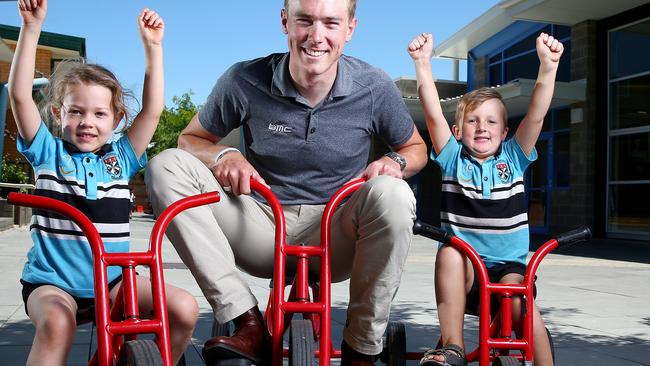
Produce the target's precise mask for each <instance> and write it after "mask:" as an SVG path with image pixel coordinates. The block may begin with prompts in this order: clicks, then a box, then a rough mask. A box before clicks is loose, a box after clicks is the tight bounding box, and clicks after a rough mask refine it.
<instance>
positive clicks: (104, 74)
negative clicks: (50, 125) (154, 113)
mask: <svg viewBox="0 0 650 366" xmlns="http://www.w3.org/2000/svg"><path fill="white" fill-rule="evenodd" d="M79 84H90V85H100V86H103V87H105V88H107V89H108V90H110V92H111V96H112V97H111V108H112V110H113V113H114V115H115V117H116V118H119V116H123V118H124V121H126V122H127V123H125V129H126V127H127V125H128V121H129V118H130V116H131V113H130V111H129V109H128V107H127V103H126V100H127V99H134V100H135V97H134V96H133V93H132V92H131V91H129V90H126V89H124V88H123V87H122V85H121V84H120V82H119V81H118V80H117V78H116V77H115V74H113V73H112V72H111V71H110V70H108V69H107V68H105V67H103V66H101V65H97V64H89V63H86V62H85V61H84V60H79V59H74V60H64V61H61V62H60V63H59V64H58V65H57V67H56V70H55V71H54V73H53V74H52V76H51V77H50V81H49V83H48V84H47V86H46V87H45V88H44V89H43V91H42V93H43V100H42V102H41V114H42V115H43V117H44V118H45V120H47V121H50V122H54V121H55V118H54V116H53V115H52V108H51V107H55V108H56V109H58V110H60V109H61V106H62V105H63V99H64V98H65V96H66V94H67V93H68V88H69V87H70V86H71V85H79Z"/></svg>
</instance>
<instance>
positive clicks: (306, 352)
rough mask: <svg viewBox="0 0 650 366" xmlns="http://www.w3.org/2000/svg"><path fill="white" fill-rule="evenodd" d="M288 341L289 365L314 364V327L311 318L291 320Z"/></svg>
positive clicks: (302, 365)
mask: <svg viewBox="0 0 650 366" xmlns="http://www.w3.org/2000/svg"><path fill="white" fill-rule="evenodd" d="M289 341H290V343H289V366H311V365H313V364H314V328H313V326H312V324H311V320H306V319H295V320H292V321H291V327H290V328H289Z"/></svg>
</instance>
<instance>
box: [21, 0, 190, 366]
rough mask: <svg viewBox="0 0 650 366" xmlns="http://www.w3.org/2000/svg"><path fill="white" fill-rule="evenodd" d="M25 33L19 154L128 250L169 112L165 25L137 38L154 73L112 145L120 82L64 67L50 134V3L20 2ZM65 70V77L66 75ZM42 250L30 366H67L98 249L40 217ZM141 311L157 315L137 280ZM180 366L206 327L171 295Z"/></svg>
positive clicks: (30, 300) (41, 179)
mask: <svg viewBox="0 0 650 366" xmlns="http://www.w3.org/2000/svg"><path fill="white" fill-rule="evenodd" d="M18 6H19V9H20V16H21V18H22V27H21V31H20V36H19V38H18V45H17V47H16V52H15V56H14V59H13V62H12V64H11V72H10V75H9V97H10V101H11V107H12V111H13V114H14V118H15V120H16V124H17V126H18V132H19V135H20V138H19V141H18V149H19V150H20V151H21V152H22V153H23V154H24V155H25V157H26V158H27V160H28V161H29V162H30V163H31V165H32V166H33V167H34V171H35V176H36V190H35V194H37V195H42V196H47V197H52V198H56V199H59V200H61V201H64V202H67V203H71V204H72V205H73V206H76V207H78V208H79V209H80V210H81V211H82V212H83V213H84V214H86V215H87V216H88V217H89V218H90V220H92V221H93V222H94V223H95V225H96V227H97V229H98V231H99V233H100V234H101V236H102V240H103V242H104V245H105V246H106V250H107V251H108V252H117V251H119V252H124V251H127V250H128V238H129V210H130V201H129V197H130V196H129V189H128V182H129V179H130V178H131V177H132V176H133V175H134V174H135V173H136V172H137V171H138V170H140V169H142V168H143V167H144V165H145V163H146V161H147V158H146V155H145V149H146V147H147V145H148V143H149V141H150V140H151V137H152V135H153V133H154V131H155V129H156V126H157V124H158V120H159V117H160V114H161V112H162V110H163V103H164V102H163V87H164V86H163V64H162V44H161V42H162V38H163V32H164V22H163V20H162V18H161V17H160V16H159V15H158V14H156V13H155V12H154V11H151V10H149V9H144V10H143V11H142V13H141V14H140V16H139V17H138V29H139V31H140V35H141V37H142V42H143V44H144V51H145V58H146V71H145V83H144V91H143V96H142V110H141V111H140V113H139V114H138V115H137V116H136V117H135V119H134V120H133V124H132V126H131V127H130V128H129V129H128V131H127V132H126V134H124V135H123V136H122V137H120V138H118V139H116V141H112V142H107V141H108V140H109V139H110V138H111V137H112V135H113V130H114V129H115V128H116V127H117V126H118V124H119V122H120V121H121V120H122V119H123V118H124V119H125V120H128V113H127V110H126V106H125V102H124V91H123V90H122V88H121V86H120V84H119V82H118V81H117V79H116V78H115V76H114V75H113V74H112V73H111V72H110V71H108V70H106V69H105V68H103V67H101V66H98V65H89V64H83V63H77V64H72V65H70V64H69V63H68V64H66V65H65V67H61V68H59V69H58V70H57V71H56V72H55V74H54V76H53V77H52V78H51V80H50V85H49V89H50V90H49V92H50V93H49V96H48V97H49V98H48V99H47V106H48V108H47V109H48V112H49V113H51V115H52V117H53V118H54V120H55V121H56V122H57V123H58V124H59V125H60V126H61V133H62V139H60V138H56V137H54V136H53V135H52V133H50V131H49V130H48V129H47V127H46V126H45V124H44V123H43V122H42V120H41V116H40V114H39V111H38V108H37V106H36V104H35V103H34V101H33V99H32V79H33V75H34V68H35V58H36V48H37V45H38V38H39V35H40V32H41V28H42V26H43V22H44V20H45V16H46V13H47V0H38V1H34V0H32V1H25V0H21V1H19V3H18ZM61 69H63V70H61ZM30 229H31V236H32V239H33V241H34V246H33V247H32V248H31V249H30V251H29V253H28V254H27V263H26V264H25V267H24V270H23V274H22V279H21V283H22V284H23V300H24V301H25V311H26V312H27V314H28V315H29V317H30V319H31V320H32V322H33V324H34V326H35V327H36V335H35V337H34V341H33V345H32V349H31V351H30V354H29V358H28V359H27V364H28V365H64V364H65V363H66V358H67V354H68V351H69V350H70V346H71V344H72V340H73V338H74V334H75V330H76V320H75V315H76V314H77V312H78V311H79V310H84V309H87V308H88V307H89V306H91V305H93V296H94V291H93V275H92V261H91V258H92V256H91V251H90V246H89V245H88V242H87V240H86V238H85V237H84V235H83V233H82V232H81V231H80V230H79V228H78V227H77V226H76V225H75V224H74V223H73V222H72V221H70V220H68V219H66V218H64V217H61V216H59V215H56V214H52V213H48V212H45V211H42V210H34V216H33V218H32V224H31V227H30ZM108 280H109V282H110V284H109V286H110V296H111V299H114V298H115V296H116V293H117V290H118V289H119V284H120V281H121V278H120V269H119V268H115V267H111V268H109V270H108ZM138 289H139V292H140V293H139V294H138V298H139V301H140V312H141V313H142V314H147V313H149V312H150V311H151V309H152V299H151V293H150V282H149V280H148V279H146V278H138ZM166 291H167V300H168V304H167V305H168V311H169V319H170V328H171V341H172V345H171V346H172V358H173V360H174V362H177V361H178V360H179V359H180V357H181V355H182V354H183V352H184V350H185V348H186V347H187V345H188V343H189V341H190V337H191V335H192V331H193V330H194V325H195V324H196V321H197V319H198V305H197V303H196V301H195V300H194V298H193V297H192V295H190V294H189V293H187V292H186V291H184V290H181V289H178V288H175V287H173V286H167V287H166Z"/></svg>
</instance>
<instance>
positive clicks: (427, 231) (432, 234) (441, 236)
mask: <svg viewBox="0 0 650 366" xmlns="http://www.w3.org/2000/svg"><path fill="white" fill-rule="evenodd" d="M413 235H422V236H424V237H427V238H429V239H433V240H436V241H439V242H441V243H444V244H449V243H450V242H451V238H452V235H451V234H449V233H448V232H446V231H444V230H442V229H440V228H437V227H435V226H432V225H429V224H425V223H424V222H422V221H420V220H415V222H414V223H413Z"/></svg>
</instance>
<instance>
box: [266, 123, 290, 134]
mask: <svg viewBox="0 0 650 366" xmlns="http://www.w3.org/2000/svg"><path fill="white" fill-rule="evenodd" d="M269 131H273V132H276V133H286V134H290V133H292V132H293V127H291V126H287V125H284V124H280V123H273V122H270V123H269Z"/></svg>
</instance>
